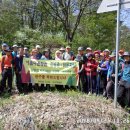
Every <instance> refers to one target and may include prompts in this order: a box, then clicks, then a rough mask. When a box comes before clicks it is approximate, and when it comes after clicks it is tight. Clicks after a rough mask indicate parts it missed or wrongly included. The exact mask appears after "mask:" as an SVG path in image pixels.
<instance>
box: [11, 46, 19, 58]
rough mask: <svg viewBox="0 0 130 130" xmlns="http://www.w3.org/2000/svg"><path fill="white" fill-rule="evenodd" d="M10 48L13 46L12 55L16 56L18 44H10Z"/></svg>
mask: <svg viewBox="0 0 130 130" xmlns="http://www.w3.org/2000/svg"><path fill="white" fill-rule="evenodd" d="M12 48H13V52H12V55H13V56H14V57H16V56H17V54H18V46H17V45H16V44H15V45H13V46H12Z"/></svg>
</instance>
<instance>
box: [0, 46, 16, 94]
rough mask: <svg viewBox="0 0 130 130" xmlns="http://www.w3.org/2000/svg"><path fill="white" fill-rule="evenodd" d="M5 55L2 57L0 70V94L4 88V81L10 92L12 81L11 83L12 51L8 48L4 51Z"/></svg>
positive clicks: (13, 62)
mask: <svg viewBox="0 0 130 130" xmlns="http://www.w3.org/2000/svg"><path fill="white" fill-rule="evenodd" d="M5 53H6V55H4V56H2V62H1V70H2V80H1V88H0V92H1V93H2V92H4V89H5V88H6V81H8V83H7V84H8V92H9V93H11V92H12V81H13V73H12V71H13V68H14V64H15V61H14V57H13V56H12V50H11V49H10V48H8V49H6V50H5Z"/></svg>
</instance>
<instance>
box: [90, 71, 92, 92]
mask: <svg viewBox="0 0 130 130" xmlns="http://www.w3.org/2000/svg"><path fill="white" fill-rule="evenodd" d="M90 88H91V90H90V92H91V94H92V72H91V71H90Z"/></svg>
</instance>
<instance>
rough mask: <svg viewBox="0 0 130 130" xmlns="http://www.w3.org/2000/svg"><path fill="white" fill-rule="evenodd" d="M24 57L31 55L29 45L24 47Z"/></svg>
mask: <svg viewBox="0 0 130 130" xmlns="http://www.w3.org/2000/svg"><path fill="white" fill-rule="evenodd" d="M24 57H25V58H29V57H30V55H29V52H28V48H27V47H24Z"/></svg>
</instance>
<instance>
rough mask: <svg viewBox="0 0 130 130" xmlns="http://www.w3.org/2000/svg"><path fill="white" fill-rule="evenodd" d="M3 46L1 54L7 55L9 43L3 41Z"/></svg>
mask: <svg viewBox="0 0 130 130" xmlns="http://www.w3.org/2000/svg"><path fill="white" fill-rule="evenodd" d="M1 47H2V48H1V49H2V53H1V55H2V56H3V55H6V52H5V50H6V49H7V48H8V45H7V44H6V43H3V44H2V46H1Z"/></svg>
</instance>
